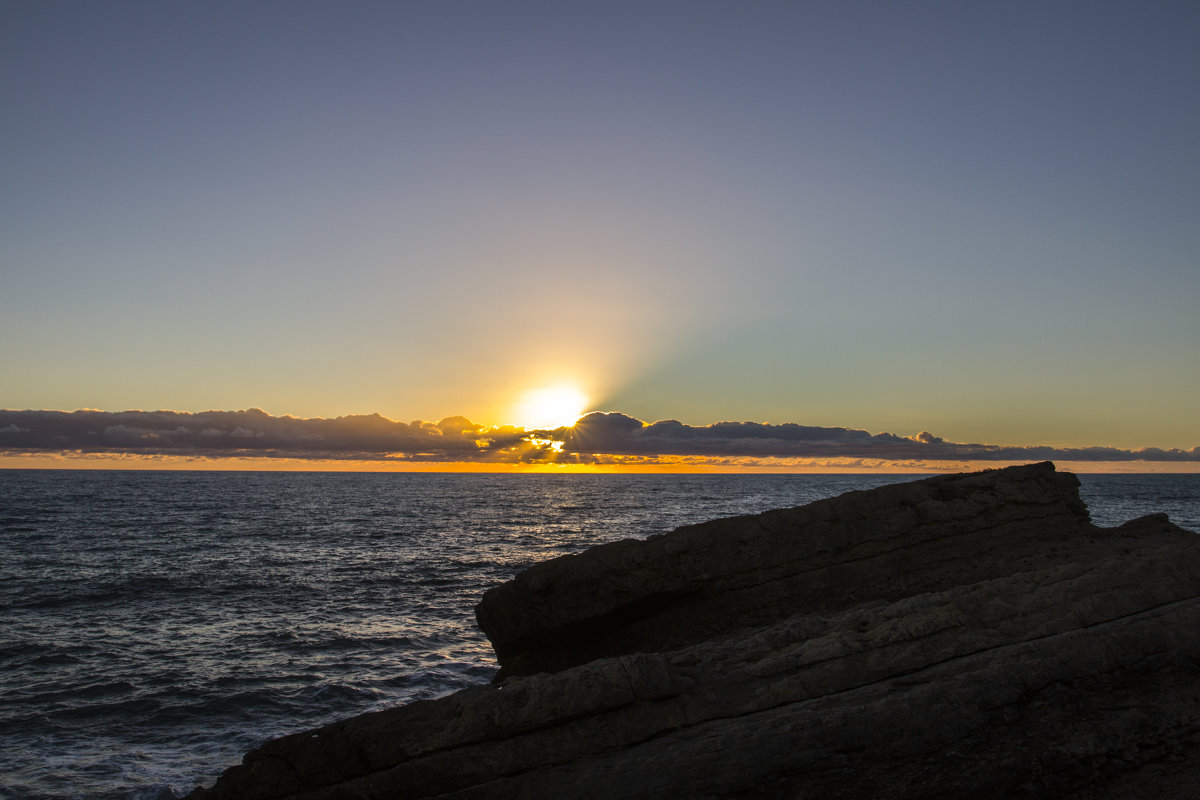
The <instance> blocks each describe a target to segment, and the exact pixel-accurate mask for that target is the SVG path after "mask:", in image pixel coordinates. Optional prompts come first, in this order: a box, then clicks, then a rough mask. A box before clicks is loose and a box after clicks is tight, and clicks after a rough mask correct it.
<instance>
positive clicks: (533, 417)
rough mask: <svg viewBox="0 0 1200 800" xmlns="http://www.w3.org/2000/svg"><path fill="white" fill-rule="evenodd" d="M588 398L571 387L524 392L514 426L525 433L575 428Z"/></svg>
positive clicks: (552, 387)
mask: <svg viewBox="0 0 1200 800" xmlns="http://www.w3.org/2000/svg"><path fill="white" fill-rule="evenodd" d="M585 406H587V397H585V396H584V394H583V392H581V391H579V389H577V388H576V387H574V386H551V387H547V388H544V389H534V390H533V391H530V392H526V393H525V396H524V397H522V398H521V402H520V404H519V405H518V406H517V423H516V424H518V425H520V426H522V427H523V428H525V429H526V430H549V429H552V428H561V427H564V426H569V425H574V424H575V420H577V419H579V418H580V417H581V416H583V411H584V408H585Z"/></svg>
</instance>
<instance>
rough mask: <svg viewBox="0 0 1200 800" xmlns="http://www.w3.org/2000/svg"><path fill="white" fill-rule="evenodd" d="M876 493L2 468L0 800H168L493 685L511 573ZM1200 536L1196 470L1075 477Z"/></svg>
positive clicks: (1111, 504)
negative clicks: (287, 749)
mask: <svg viewBox="0 0 1200 800" xmlns="http://www.w3.org/2000/svg"><path fill="white" fill-rule="evenodd" d="M897 480H905V478H903V477H897V476H895V475H765V476H764V475H705V476H683V475H666V476H659V475H452V474H371V473H365V474H364V473H284V472H276V473H263V472H243V473H231V472H115V471H39V470H4V471H0V798H4V799H5V800H32V798H100V799H101V800H103V799H104V798H114V799H115V798H121V799H122V800H126V799H134V798H143V799H146V800H149V799H150V798H166V797H172V796H174V794H175V793H177V794H183V793H186V792H187V791H189V790H190V789H191V788H193V787H194V786H196V785H197V784H204V785H211V783H212V782H213V780H215V779H216V777H217V776H218V775H219V774H220V772H221V771H222V770H224V769H225V768H226V767H228V766H230V765H232V764H234V763H236V762H237V761H238V760H239V759H240V758H241V756H242V754H243V753H244V752H245V751H246V750H249V749H250V748H252V747H254V746H256V745H258V744H261V743H262V742H263V741H265V740H267V739H270V738H273V737H276V736H280V735H283V734H286V733H291V732H295V731H300V730H304V729H306V728H311V727H314V726H317V725H321V724H324V723H327V722H331V721H333V720H336V719H339V718H342V717H346V716H349V715H352V714H357V713H361V712H364V711H371V710H376V709H380V708H385V707H388V706H392V705H396V704H400V703H404V702H408V701H411V700H416V699H422V698H429V697H436V696H439V695H442V694H446V693H448V692H451V691H454V690H456V689H460V688H463V687H465V686H469V685H474V684H479V683H484V682H486V681H488V680H489V679H490V678H491V677H492V675H493V674H494V667H493V661H492V654H491V650H490V648H489V647H488V643H487V640H486V639H485V638H484V636H483V635H482V634H481V633H480V632H479V631H478V629H477V628H476V627H475V621H474V616H473V607H474V605H475V604H476V603H477V602H478V600H479V598H480V596H481V595H482V594H483V592H484V591H485V590H486V589H487V588H488V587H490V586H493V585H495V584H497V583H500V582H502V581H505V580H507V579H508V578H510V577H512V576H513V575H514V574H515V573H516V572H517V571H519V570H521V569H523V568H525V567H527V566H529V565H530V564H532V563H534V562H537V561H541V560H544V559H547V558H551V557H553V556H558V555H562V554H564V553H574V552H578V551H580V550H582V549H584V548H586V547H589V546H591V545H594V544H598V543H601V542H607V541H613V540H616V539H622V538H628V537H637V538H644V537H646V536H648V535H651V534H655V533H663V532H666V531H668V530H670V529H672V528H674V527H677V526H679V525H683V524H687V523H691V522H699V521H703V520H706V519H711V518H714V517H721V516H730V515H734V514H746V513H755V512H759V511H764V510H766V509H769V508H781V507H788V506H795V505H801V504H803V503H807V502H810V501H812V500H816V499H819V498H822V497H829V496H833V495H836V494H840V493H842V492H846V491H849V490H852V489H865V488H870V487H874V486H879V485H882V484H885V483H892V482H895V481H897ZM1081 480H1082V482H1083V496H1084V499H1085V500H1086V501H1087V502H1088V504H1089V506H1090V508H1091V511H1092V517H1093V520H1094V521H1096V522H1097V523H1098V524H1101V525H1114V524H1119V523H1121V522H1124V521H1126V520H1128V519H1132V518H1134V517H1137V516H1141V515H1143V514H1147V513H1151V512H1155V511H1166V512H1167V513H1169V514H1170V515H1171V518H1172V519H1173V520H1174V521H1175V522H1176V523H1177V524H1180V525H1182V526H1184V527H1187V528H1189V529H1191V530H1198V531H1200V475H1176V476H1171V475H1123V476H1117V475H1100V476H1081Z"/></svg>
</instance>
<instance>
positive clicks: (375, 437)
mask: <svg viewBox="0 0 1200 800" xmlns="http://www.w3.org/2000/svg"><path fill="white" fill-rule="evenodd" d="M0 452H3V453H7V454H24V453H49V452H68V453H131V454H141V455H174V456H191V457H201V458H204V457H211V458H221V457H231V456H233V457H259V458H264V457H265V458H295V459H337V460H364V461H432V462H438V461H445V462H462V461H474V462H496V463H514V462H516V463H520V462H528V463H534V462H563V463H591V462H595V461H597V460H600V459H613V458H615V459H618V460H619V459H620V458H629V459H636V460H638V461H641V462H645V461H647V460H652V459H654V458H658V457H662V458H668V459H669V458H678V457H694V458H706V457H707V458H714V459H756V458H782V459H789V458H796V459H800V458H853V459H879V460H884V461H902V460H912V459H921V460H972V461H1031V460H1035V461H1041V460H1061V461H1200V447H1193V448H1192V449H1191V450H1178V449H1173V450H1161V449H1158V448H1146V449H1143V450H1120V449H1117V448H1113V447H1085V448H1055V447H1005V446H1001V445H989V444H960V443H955V442H947V441H944V440H942V439H940V438H938V437H936V436H934V435H932V434H929V433H925V432H922V433H920V434H917V435H916V436H912V437H903V436H895V435H893V434H890V433H879V434H871V433H868V432H867V431H860V430H852V429H848V428H821V427H812V426H807V425H797V424H794V423H787V424H783V425H768V424H762V423H757V422H718V423H715V424H713V425H706V426H693V425H684V424H683V423H680V422H676V421H675V420H666V421H662V422H655V423H652V424H646V423H644V422H642V421H640V420H637V419H634V418H633V417H629V416H626V415H625V414H619V413H606V412H594V413H591V414H588V415H587V416H585V417H583V418H582V419H580V420H579V422H577V423H576V424H575V426H574V427H571V428H558V429H556V430H551V431H525V430H522V429H520V428H514V427H511V426H505V427H500V428H485V427H484V426H481V425H476V424H474V423H472V422H471V421H470V420H468V419H466V418H464V417H447V418H446V419H443V420H442V421H440V422H437V423H433V422H423V421H415V422H411V423H404V422H393V421H392V420H389V419H386V418H384V417H381V416H379V415H378V414H371V415H359V416H346V417H337V418H334V419H321V418H315V419H301V418H298V417H290V416H283V417H274V416H271V415H270V414H267V413H266V412H264V411H261V410H259V409H250V410H247V411H203V412H198V413H189V412H180V411H121V412H107V411H72V412H66V411H9V410H4V411H0Z"/></svg>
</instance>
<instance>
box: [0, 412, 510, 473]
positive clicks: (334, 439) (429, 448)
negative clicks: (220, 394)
mask: <svg viewBox="0 0 1200 800" xmlns="http://www.w3.org/2000/svg"><path fill="white" fill-rule="evenodd" d="M522 441H523V435H522V434H521V433H519V432H517V431H515V430H509V431H508V432H503V431H502V432H498V433H497V432H488V433H486V434H485V432H484V429H483V427H482V426H480V425H475V424H473V423H472V422H471V421H470V420H468V419H466V418H464V417H448V418H446V419H444V420H442V421H441V422H438V423H432V422H422V421H416V422H412V423H404V422H394V421H392V420H389V419H386V418H385V417H382V416H380V415H378V414H370V415H359V416H347V417H337V418H334V419H322V418H312V419H302V418H299V417H291V416H282V417H274V416H271V415H270V414H267V413H266V412H265V411H262V410H261V409H257V408H252V409H249V410H245V411H202V412H198V413H190V412H183V411H121V412H106V411H93V410H83V411H72V412H65V411H7V410H6V411H0V449H3V450H7V451H9V452H30V451H66V450H70V451H77V452H84V453H117V452H138V453H143V454H163V455H197V456H216V457H219V456H247V455H250V456H263V457H279V458H343V459H364V460H374V459H379V458H400V459H404V458H421V457H433V458H443V459H444V460H450V461H457V460H473V459H477V458H480V457H483V456H486V455H487V454H488V453H489V452H492V451H495V450H498V449H503V448H505V447H510V446H513V445H518V444H521V443H522Z"/></svg>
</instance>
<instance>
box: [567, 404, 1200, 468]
mask: <svg viewBox="0 0 1200 800" xmlns="http://www.w3.org/2000/svg"><path fill="white" fill-rule="evenodd" d="M553 435H554V436H555V437H556V438H558V439H559V440H560V441H562V443H563V448H562V449H563V452H564V453H568V454H571V453H573V454H579V455H601V454H604V455H627V456H650V455H658V456H708V457H759V458H826V457H828V458H869V459H884V460H887V461H897V460H904V459H943V460H944V459H967V460H972V461H1029V460H1035V461H1044V460H1048V459H1056V460H1063V461H1066V460H1070V461H1135V460H1141V461H1200V447H1194V448H1192V449H1191V450H1178V449H1176V450H1161V449H1158V448H1146V449H1142V450H1121V449H1118V448H1114V447H1087V448H1055V447H1006V446H1002V445H989V444H959V443H955V442H947V441H945V440H944V439H942V438H940V437H938V436H934V435H933V434H932V433H929V432H928V431H921V432H920V433H918V434H916V435H915V436H912V437H904V436H896V435H894V434H891V433H877V434H872V433H869V432H867V431H862V430H855V429H852V428H825V427H814V426H809V425H797V424H795V423H784V424H781V425H769V424H765V423H759V422H717V423H714V424H712V425H705V426H694V425H684V424H683V423H681V422H678V421H677V420H664V421H661V422H654V423H645V422H642V421H641V420H638V419H635V418H633V417H630V416H627V415H625V414H620V413H615V412H594V413H591V414H588V415H587V416H585V417H583V418H582V419H580V420H579V421H578V422H576V423H575V426H574V427H573V428H560V429H558V430H557V431H554V432H553Z"/></svg>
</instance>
